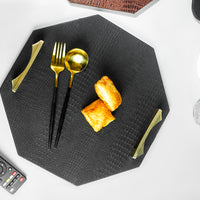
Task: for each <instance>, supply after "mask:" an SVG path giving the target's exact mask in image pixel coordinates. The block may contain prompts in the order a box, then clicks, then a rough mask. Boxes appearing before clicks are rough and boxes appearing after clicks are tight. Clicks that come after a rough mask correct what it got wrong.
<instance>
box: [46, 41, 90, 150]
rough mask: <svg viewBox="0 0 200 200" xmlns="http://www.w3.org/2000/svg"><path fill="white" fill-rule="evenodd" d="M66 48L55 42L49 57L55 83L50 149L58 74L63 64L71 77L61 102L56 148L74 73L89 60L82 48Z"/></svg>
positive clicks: (50, 126) (50, 136)
mask: <svg viewBox="0 0 200 200" xmlns="http://www.w3.org/2000/svg"><path fill="white" fill-rule="evenodd" d="M66 49H67V48H66V43H62V42H55V44H54V48H53V54H52V59H51V69H52V70H53V71H54V72H55V84H54V90H53V98H52V104H51V116H50V124H49V139H48V148H49V149H51V145H52V139H53V129H54V121H55V113H56V102H57V90H58V77H59V74H60V72H62V71H63V70H64V69H65V66H66V68H67V69H68V70H69V72H70V73H71V78H70V82H69V85H68V88H67V91H66V96H65V100H64V104H63V107H62V111H61V115H60V120H59V124H58V129H57V134H56V139H55V143H54V147H55V148H57V146H58V142H59V139H60V136H61V131H62V127H63V123H64V119H65V114H66V110H67V104H68V101H69V96H70V91H71V87H72V82H73V78H74V75H75V74H76V73H79V72H81V71H83V70H84V69H85V68H86V66H87V64H88V61H89V58H88V55H87V53H86V52H85V51H84V50H82V49H78V48H76V49H72V50H70V51H69V52H68V53H66Z"/></svg>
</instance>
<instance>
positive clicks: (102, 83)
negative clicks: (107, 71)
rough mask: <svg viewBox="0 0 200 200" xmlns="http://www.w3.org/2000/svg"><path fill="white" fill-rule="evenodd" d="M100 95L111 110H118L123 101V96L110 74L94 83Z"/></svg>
mask: <svg viewBox="0 0 200 200" xmlns="http://www.w3.org/2000/svg"><path fill="white" fill-rule="evenodd" d="M94 88H95V91H96V93H97V95H98V97H99V98H100V99H101V100H102V101H103V102H104V103H105V104H106V106H107V107H108V108H109V110H111V111H114V110H116V109H117V108H118V107H119V105H120V104H121V103H122V98H121V95H120V93H119V92H118V90H117V89H116V87H115V85H114V83H113V82H112V81H111V80H110V78H109V77H108V76H103V77H102V78H101V79H100V80H98V81H97V83H96V84H95V85H94Z"/></svg>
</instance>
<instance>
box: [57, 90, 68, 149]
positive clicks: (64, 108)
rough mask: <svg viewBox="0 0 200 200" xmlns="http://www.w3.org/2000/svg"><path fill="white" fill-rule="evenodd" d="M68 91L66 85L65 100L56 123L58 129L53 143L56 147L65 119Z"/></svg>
mask: <svg viewBox="0 0 200 200" xmlns="http://www.w3.org/2000/svg"><path fill="white" fill-rule="evenodd" d="M70 91H71V88H70V87H68V88H67V93H66V96H65V101H64V104H63V107H62V112H61V115H60V120H59V124H58V130H57V134H56V140H55V144H54V147H55V148H57V146H58V142H59V139H60V135H61V131H62V127H63V123H64V120H65V114H66V110H67V105H68V101H69V96H70Z"/></svg>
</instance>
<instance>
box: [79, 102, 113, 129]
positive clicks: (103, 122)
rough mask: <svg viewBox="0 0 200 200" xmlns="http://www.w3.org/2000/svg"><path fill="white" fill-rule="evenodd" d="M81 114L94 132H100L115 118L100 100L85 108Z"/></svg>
mask: <svg viewBox="0 0 200 200" xmlns="http://www.w3.org/2000/svg"><path fill="white" fill-rule="evenodd" d="M81 112H82V114H83V115H84V117H85V119H86V120H87V122H88V123H89V124H90V125H91V126H92V128H93V129H94V131H95V132H98V131H100V130H101V129H102V128H103V127H105V126H107V125H108V124H109V123H110V122H112V121H113V120H115V117H114V116H113V115H112V113H111V112H110V110H109V109H108V108H107V107H106V105H105V104H104V102H103V101H102V100H101V99H98V100H96V101H94V102H93V103H91V104H90V105H88V106H86V107H85V108H84V109H83V110H82V111H81Z"/></svg>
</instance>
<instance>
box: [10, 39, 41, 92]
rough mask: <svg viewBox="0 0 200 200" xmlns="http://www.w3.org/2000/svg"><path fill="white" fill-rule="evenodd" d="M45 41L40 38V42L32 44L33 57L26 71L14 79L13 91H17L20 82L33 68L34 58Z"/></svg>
mask: <svg viewBox="0 0 200 200" xmlns="http://www.w3.org/2000/svg"><path fill="white" fill-rule="evenodd" d="M43 43H44V41H43V40H40V41H39V42H37V43H35V44H33V45H32V53H31V58H30V60H29V62H28V65H27V66H26V68H25V69H24V71H23V72H22V73H21V74H20V75H19V76H17V77H16V78H15V79H13V80H12V91H13V92H16V91H17V89H18V88H19V86H20V84H21V83H22V81H23V80H24V78H25V76H26V74H27V73H28V71H29V69H30V68H31V66H32V64H33V62H34V60H35V59H36V57H37V55H38V53H39V51H40V49H41V47H42V45H43Z"/></svg>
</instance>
